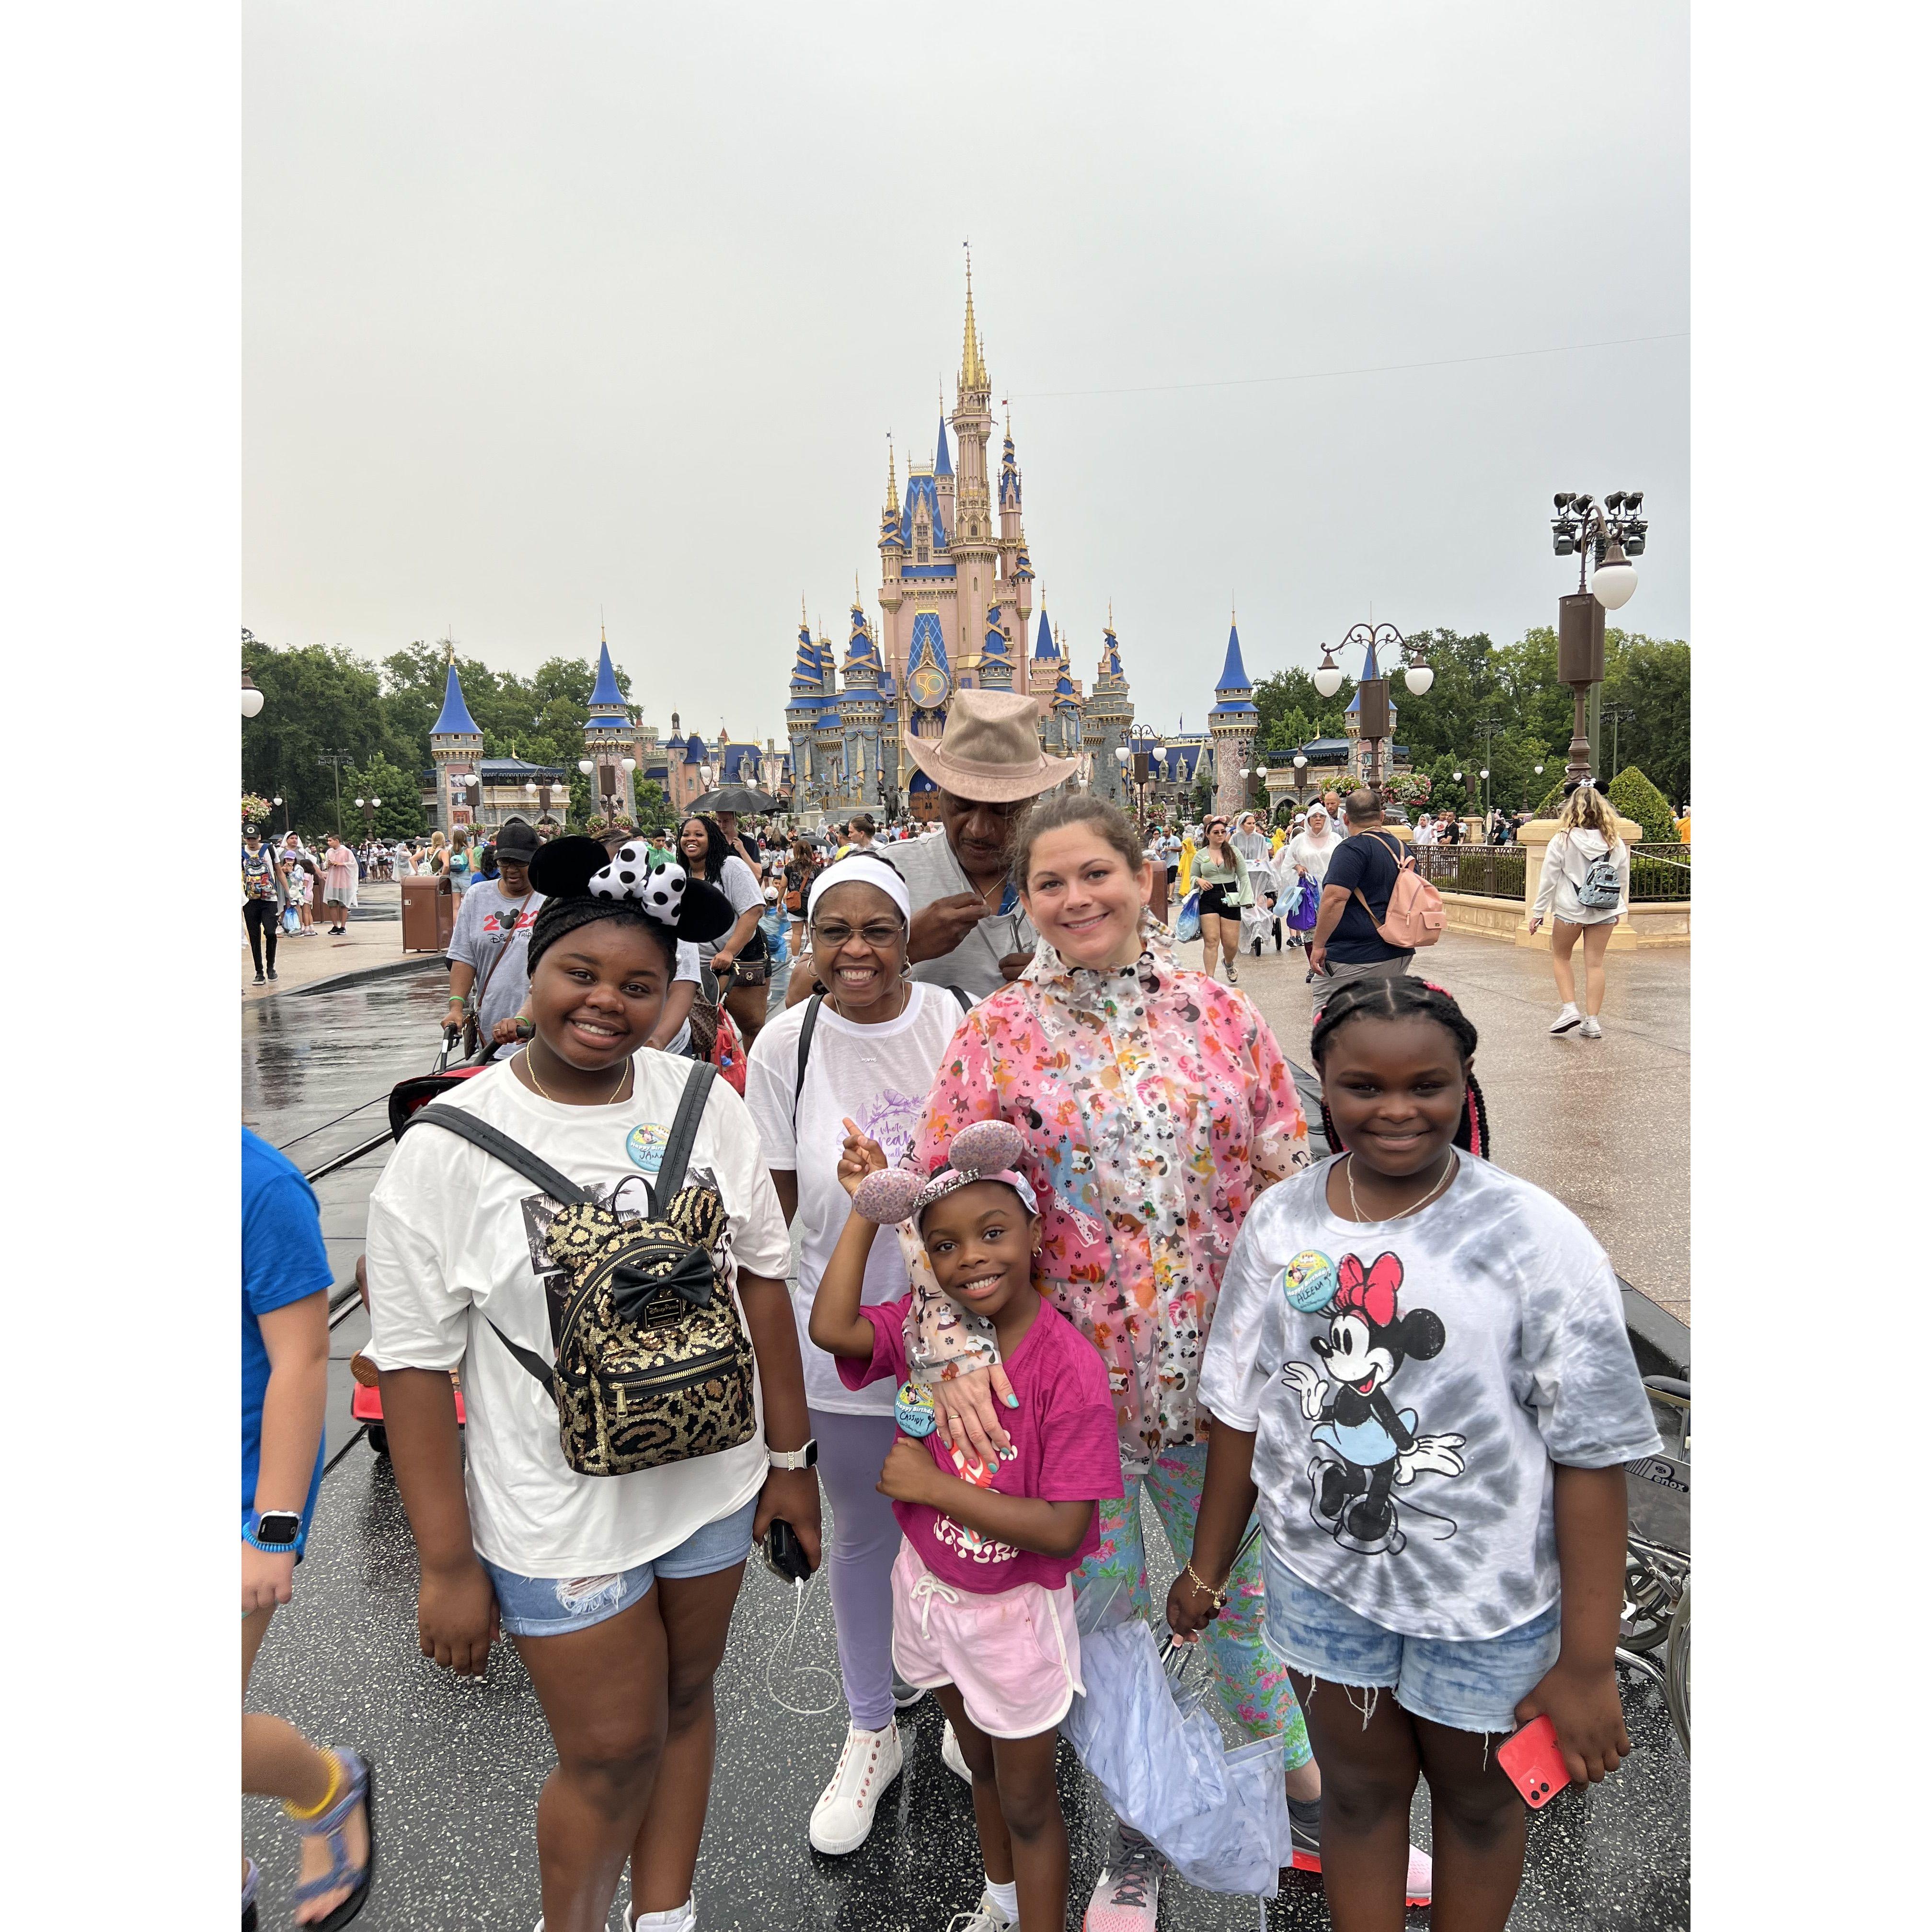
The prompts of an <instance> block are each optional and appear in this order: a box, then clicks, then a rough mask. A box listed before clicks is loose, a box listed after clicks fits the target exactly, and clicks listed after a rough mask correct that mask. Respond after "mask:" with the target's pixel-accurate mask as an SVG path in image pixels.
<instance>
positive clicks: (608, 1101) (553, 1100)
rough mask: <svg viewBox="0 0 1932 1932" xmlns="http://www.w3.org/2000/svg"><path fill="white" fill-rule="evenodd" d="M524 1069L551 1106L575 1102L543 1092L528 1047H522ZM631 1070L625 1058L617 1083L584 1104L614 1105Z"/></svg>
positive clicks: (620, 1096)
mask: <svg viewBox="0 0 1932 1932" xmlns="http://www.w3.org/2000/svg"><path fill="white" fill-rule="evenodd" d="M523 1071H524V1072H525V1073H527V1074H528V1075H529V1076H530V1085H532V1087H534V1088H535V1089H536V1090H537V1091H538V1093H539V1094H542V1095H543V1097H544V1099H545V1100H547V1101H548V1102H549V1103H550V1105H551V1106H553V1107H567V1106H574V1105H575V1104H576V1103H574V1102H573V1101H568V1100H559V1099H557V1097H556V1095H555V1094H545V1093H544V1084H543V1082H541V1080H539V1079H538V1078H537V1064H536V1061H535V1058H534V1057H533V1056H532V1054H531V1052H530V1050H529V1048H528V1047H525V1048H524V1049H523ZM631 1071H632V1063H631V1061H628V1060H627V1061H625V1063H624V1070H623V1071H622V1073H619V1075H618V1076H617V1085H616V1087H615V1088H613V1090H612V1091H611V1092H610V1094H608V1095H607V1096H606V1097H604V1099H603V1100H591V1101H586V1102H585V1103H583V1104H584V1105H585V1106H594V1107H612V1106H616V1103H618V1102H619V1100H622V1098H623V1097H624V1083H625V1081H627V1080H628V1079H630V1077H631Z"/></svg>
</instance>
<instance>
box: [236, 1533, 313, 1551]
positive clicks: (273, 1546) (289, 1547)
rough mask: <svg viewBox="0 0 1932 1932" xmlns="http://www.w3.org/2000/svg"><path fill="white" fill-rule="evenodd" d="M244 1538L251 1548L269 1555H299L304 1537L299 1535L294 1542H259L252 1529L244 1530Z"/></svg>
mask: <svg viewBox="0 0 1932 1932" xmlns="http://www.w3.org/2000/svg"><path fill="white" fill-rule="evenodd" d="M242 1541H243V1542H244V1543H245V1544H248V1547H249V1548H250V1549H251V1550H260V1551H262V1552H263V1554H264V1555H266V1556H300V1555H301V1554H302V1538H301V1537H300V1536H299V1535H298V1536H297V1537H296V1540H295V1541H294V1542H293V1543H259V1542H257V1541H256V1539H255V1535H254V1532H253V1531H252V1530H246V1529H245V1530H244V1531H243V1532H242Z"/></svg>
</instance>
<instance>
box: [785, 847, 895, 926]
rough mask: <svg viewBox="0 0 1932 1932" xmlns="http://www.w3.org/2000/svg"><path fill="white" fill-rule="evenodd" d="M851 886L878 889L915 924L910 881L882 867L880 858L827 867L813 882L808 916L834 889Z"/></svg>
mask: <svg viewBox="0 0 1932 1932" xmlns="http://www.w3.org/2000/svg"><path fill="white" fill-rule="evenodd" d="M850 885H860V886H876V887H877V889H879V890H880V892H883V893H884V894H885V895H886V898H889V899H890V900H891V901H892V904H894V905H895V906H897V907H898V909H899V916H900V917H901V919H904V921H905V922H906V924H907V926H910V925H911V924H912V894H911V893H910V892H908V891H907V889H906V882H905V881H904V880H903V879H902V878H901V877H899V875H898V873H897V872H896V871H894V870H893V869H892V867H891V866H889V865H882V864H881V863H880V862H879V860H877V859H863V858H852V859H839V860H838V862H837V863H836V864H835V865H827V866H826V868H825V869H824V871H822V872H820V874H819V875H818V877H817V878H816V879H815V880H813V882H812V887H811V905H809V906H808V907H806V908H805V916H806V917H807V918H809V917H810V916H811V910H812V907H815V906H816V905H817V904H818V901H820V899H821V898H823V897H824V896H825V895H826V892H828V891H829V889H831V888H832V886H850Z"/></svg>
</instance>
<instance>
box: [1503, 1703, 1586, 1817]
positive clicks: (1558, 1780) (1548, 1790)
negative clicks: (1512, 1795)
mask: <svg viewBox="0 0 1932 1932" xmlns="http://www.w3.org/2000/svg"><path fill="white" fill-rule="evenodd" d="M1496 1762H1497V1763H1499V1765H1501V1766H1502V1768H1503V1770H1504V1772H1505V1775H1507V1776H1508V1779H1509V1781H1510V1782H1511V1784H1514V1786H1515V1787H1516V1788H1517V1790H1519V1791H1520V1792H1521V1793H1523V1802H1524V1803H1525V1804H1526V1805H1528V1806H1529V1808H1530V1809H1531V1810H1532V1811H1541V1810H1542V1809H1543V1808H1544V1806H1545V1805H1547V1804H1548V1803H1549V1802H1550V1800H1551V1799H1553V1798H1554V1797H1555V1796H1556V1794H1557V1793H1559V1791H1561V1790H1562V1789H1563V1787H1565V1785H1566V1784H1568V1783H1569V1782H1570V1768H1569V1766H1568V1765H1566V1764H1565V1763H1564V1762H1563V1754H1562V1751H1560V1750H1559V1748H1558V1747H1557V1743H1556V1726H1555V1725H1554V1724H1552V1723H1551V1722H1550V1720H1549V1719H1548V1718H1533V1719H1532V1721H1530V1722H1529V1724H1526V1725H1524V1726H1523V1729H1522V1730H1520V1731H1518V1732H1517V1733H1516V1734H1515V1736H1513V1737H1511V1738H1510V1739H1508V1740H1507V1741H1506V1742H1505V1743H1504V1744H1502V1745H1501V1746H1500V1747H1499V1748H1498V1750H1497V1752H1496Z"/></svg>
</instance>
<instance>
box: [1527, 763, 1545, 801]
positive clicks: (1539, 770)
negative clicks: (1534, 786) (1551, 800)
mask: <svg viewBox="0 0 1932 1932" xmlns="http://www.w3.org/2000/svg"><path fill="white" fill-rule="evenodd" d="M1535 772H1536V775H1537V776H1538V778H1541V777H1542V775H1543V767H1542V766H1541V765H1538V766H1536V767H1535ZM1541 802H1542V794H1541V793H1540V792H1539V793H1538V803H1539V804H1540V803H1541ZM1523 809H1524V810H1525V811H1528V810H1529V793H1528V791H1527V790H1526V791H1525V793H1524V794H1523Z"/></svg>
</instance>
